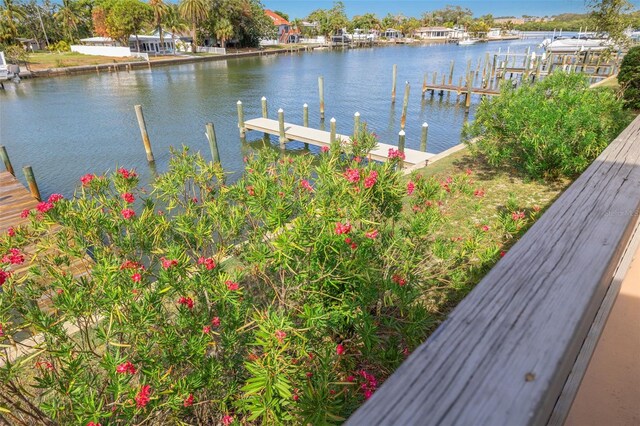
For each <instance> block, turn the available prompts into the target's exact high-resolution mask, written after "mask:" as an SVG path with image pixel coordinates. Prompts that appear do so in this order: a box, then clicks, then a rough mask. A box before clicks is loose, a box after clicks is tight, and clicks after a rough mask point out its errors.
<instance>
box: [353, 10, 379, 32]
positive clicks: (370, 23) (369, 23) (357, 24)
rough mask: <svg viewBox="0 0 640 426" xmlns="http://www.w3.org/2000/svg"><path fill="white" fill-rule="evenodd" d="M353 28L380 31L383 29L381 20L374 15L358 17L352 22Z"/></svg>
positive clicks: (367, 14) (368, 14) (366, 14)
mask: <svg viewBox="0 0 640 426" xmlns="http://www.w3.org/2000/svg"><path fill="white" fill-rule="evenodd" d="M351 28H352V29H355V28H360V29H362V30H379V29H380V28H381V26H380V20H379V19H378V17H377V16H376V15H375V14H373V13H365V14H364V15H356V16H354V17H353V19H352V20H351Z"/></svg>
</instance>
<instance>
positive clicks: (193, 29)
mask: <svg viewBox="0 0 640 426" xmlns="http://www.w3.org/2000/svg"><path fill="white" fill-rule="evenodd" d="M197 45H198V44H197V42H196V23H195V21H194V22H193V26H192V27H191V53H196V46H197Z"/></svg>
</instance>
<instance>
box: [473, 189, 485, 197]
mask: <svg viewBox="0 0 640 426" xmlns="http://www.w3.org/2000/svg"><path fill="white" fill-rule="evenodd" d="M473 195H474V196H476V197H478V198H481V197H484V191H483V190H482V189H476V190H475V191H473Z"/></svg>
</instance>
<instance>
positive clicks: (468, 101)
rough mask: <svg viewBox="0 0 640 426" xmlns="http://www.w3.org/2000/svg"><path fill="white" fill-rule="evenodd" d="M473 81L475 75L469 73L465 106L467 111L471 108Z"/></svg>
mask: <svg viewBox="0 0 640 426" xmlns="http://www.w3.org/2000/svg"><path fill="white" fill-rule="evenodd" d="M472 81H473V75H472V74H469V77H468V78H467V96H466V98H465V100H464V108H465V112H467V113H468V112H469V108H471V82H472Z"/></svg>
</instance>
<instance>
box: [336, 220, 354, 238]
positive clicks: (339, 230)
mask: <svg viewBox="0 0 640 426" xmlns="http://www.w3.org/2000/svg"><path fill="white" fill-rule="evenodd" d="M349 232H351V225H350V224H348V223H345V224H342V223H340V222H336V230H335V233H336V235H342V234H348V233H349Z"/></svg>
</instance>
